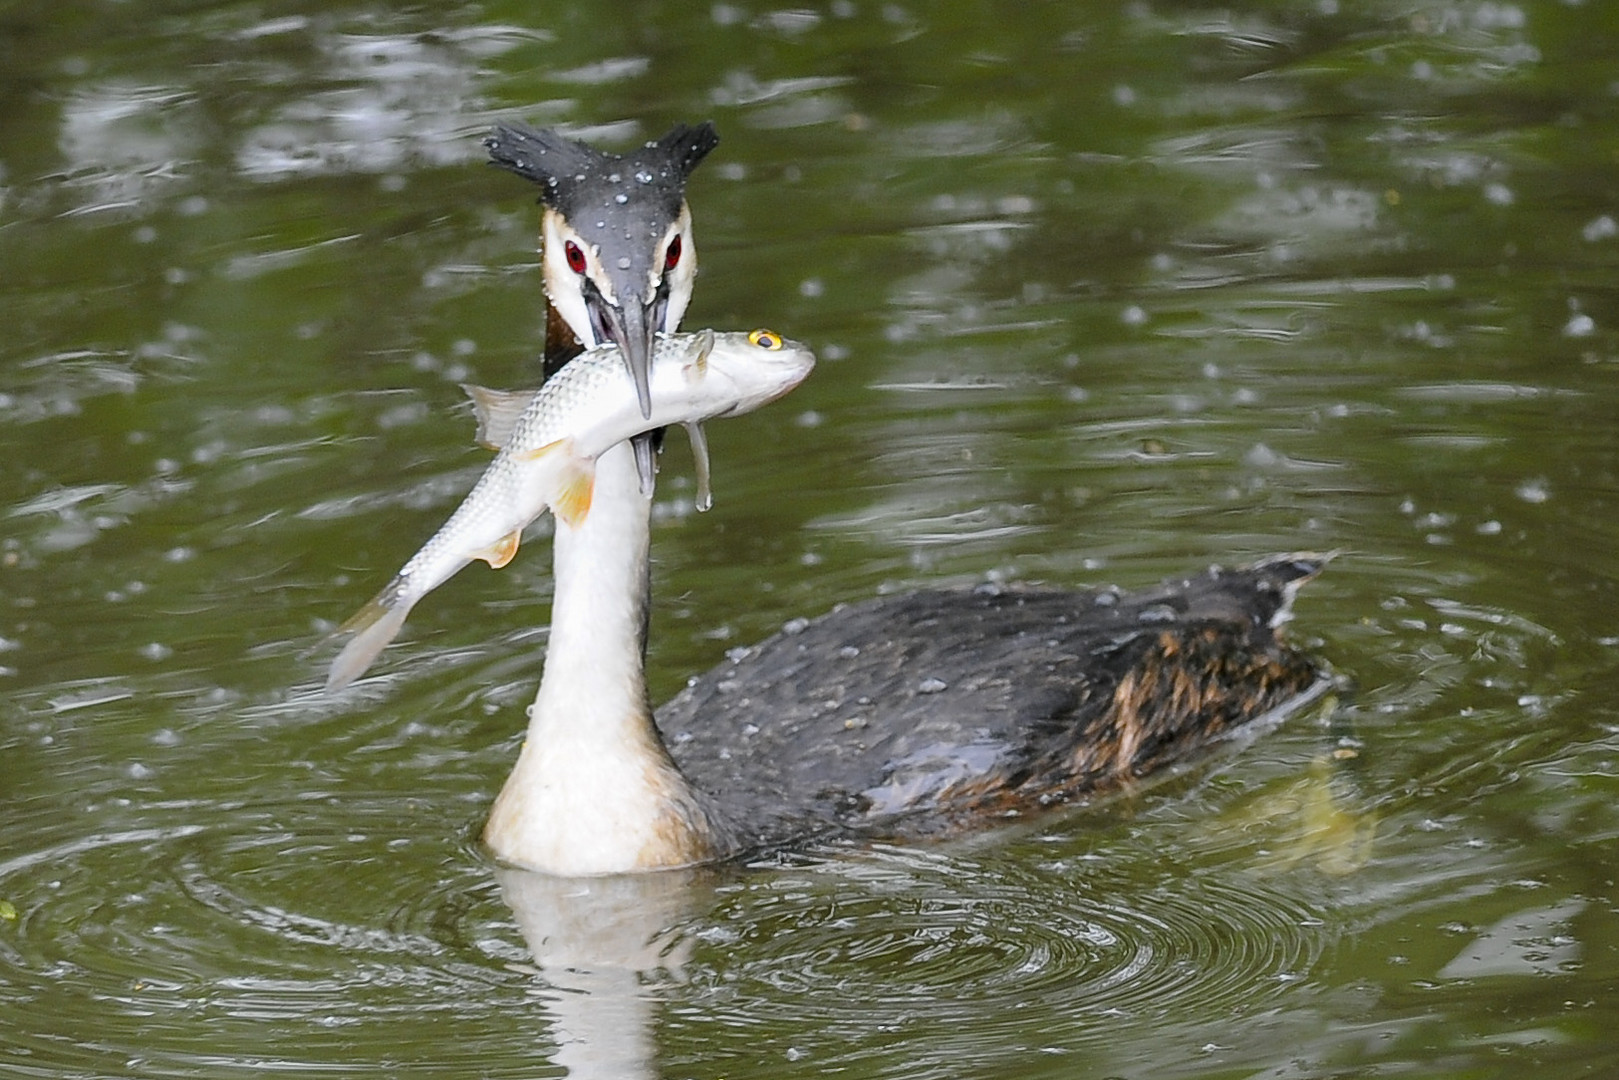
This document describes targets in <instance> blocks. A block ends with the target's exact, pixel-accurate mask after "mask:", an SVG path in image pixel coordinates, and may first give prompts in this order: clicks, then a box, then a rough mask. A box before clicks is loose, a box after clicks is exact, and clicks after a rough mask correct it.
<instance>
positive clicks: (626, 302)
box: [484, 122, 719, 417]
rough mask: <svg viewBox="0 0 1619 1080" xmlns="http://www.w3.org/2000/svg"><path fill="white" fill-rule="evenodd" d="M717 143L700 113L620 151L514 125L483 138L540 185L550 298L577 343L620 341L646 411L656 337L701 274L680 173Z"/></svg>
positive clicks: (674, 320)
mask: <svg viewBox="0 0 1619 1080" xmlns="http://www.w3.org/2000/svg"><path fill="white" fill-rule="evenodd" d="M718 143H719V136H718V135H717V134H715V132H714V125H713V124H712V123H706V122H705V123H703V124H699V125H698V126H696V127H688V126H687V125H685V124H677V125H676V126H675V127H673V128H672V129H670V131H669V133H668V134H667V135H665V136H664V137H663V138H661V139H659V140H658V141H656V142H651V143H647V144H646V145H645V146H643V147H641V148H640V149H638V150H635V151H633V152H631V153H628V154H624V155H619V154H609V153H605V152H603V151H601V150H597V149H596V148H595V147H592V146H587V145H585V144H584V143H581V142H577V141H575V140H573V139H567V138H564V137H563V136H561V135H559V134H557V133H556V132H554V131H537V130H535V129H533V128H529V127H525V126H523V125H520V124H499V125H496V127H495V129H494V131H493V132H492V133H491V134H490V135H489V137H488V138H487V139H485V140H484V146H485V147H487V148H488V150H489V156H490V158H491V160H492V161H493V162H494V164H496V165H499V166H501V167H502V168H506V169H510V170H511V171H512V172H515V173H517V174H518V175H519V176H522V177H525V178H527V179H529V180H532V181H534V182H535V183H536V184H539V185H540V202H541V203H542V204H543V205H544V207H545V211H544V215H543V219H542V222H541V237H542V260H543V267H544V270H543V272H544V277H545V288H546V293H547V295H548V296H549V297H550V300H551V306H552V307H553V308H554V309H555V310H556V311H557V313H558V314H559V315H561V317H562V318H563V320H564V321H565V322H566V323H567V324H568V326H569V328H571V329H572V330H573V332H574V334H575V336H577V337H578V338H579V340H580V342H581V343H582V344H583V345H585V346H587V347H588V346H594V345H601V344H605V343H607V342H609V341H611V342H614V343H616V344H617V345H618V347H619V348H620V349H621V350H622V351H623V353H624V358H625V361H626V362H627V363H628V364H629V368H630V374H631V376H633V377H634V379H635V389H636V393H637V395H638V396H639V398H640V403H641V415H642V416H644V417H650V416H651V415H652V397H651V393H650V390H649V389H648V383H647V365H648V358H649V357H650V355H651V352H652V337H653V335H654V334H656V333H658V332H659V331H671V330H673V329H674V328H675V327H677V326H679V325H680V318H681V316H682V315H684V314H685V311H686V305H687V304H688V303H689V302H690V301H691V290H692V281H693V278H694V277H695V276H696V273H697V247H696V245H695V244H694V243H693V242H692V230H691V209H690V208H689V207H688V206H687V205H686V178H687V177H688V176H690V175H691V171H692V169H694V168H696V167H697V164H698V163H699V162H701V161H702V160H703V158H704V157H705V156H706V155H707V154H708V152H709V151H710V150H712V149H714V147H715V146H716V145H717V144H718Z"/></svg>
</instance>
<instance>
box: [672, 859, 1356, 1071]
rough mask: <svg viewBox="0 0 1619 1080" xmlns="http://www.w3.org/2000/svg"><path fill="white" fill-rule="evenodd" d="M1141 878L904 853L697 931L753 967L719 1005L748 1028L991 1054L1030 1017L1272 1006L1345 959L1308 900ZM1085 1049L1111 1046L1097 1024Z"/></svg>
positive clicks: (782, 886)
mask: <svg viewBox="0 0 1619 1080" xmlns="http://www.w3.org/2000/svg"><path fill="white" fill-rule="evenodd" d="M1139 869H1140V867H1139V864H1137V865H1136V866H1135V870H1136V871H1137V873H1136V874H1135V876H1134V877H1133V878H1127V877H1125V876H1123V875H1124V873H1125V872H1126V871H1124V870H1120V871H1118V872H1113V871H1110V869H1109V867H1108V866H1107V865H1106V863H1105V862H1103V863H1099V864H1093V863H1092V862H1091V861H1090V860H1062V861H1057V862H1050V863H1047V864H1045V865H1043V866H1032V865H1028V864H1027V862H1024V863H1022V864H1018V863H1012V862H1007V863H1004V864H998V865H996V866H994V867H988V866H982V865H977V864H974V863H972V862H970V861H968V860H963V859H961V858H959V857H950V856H946V855H942V854H934V853H918V852H915V851H904V850H891V849H890V850H879V851H874V852H870V853H866V854H862V855H859V856H856V857H852V858H843V859H838V860H836V861H832V862H827V863H824V864H816V865H812V866H808V867H804V868H799V869H795V870H792V871H789V872H786V873H783V874H779V875H772V876H770V877H761V878H756V879H752V880H750V881H748V882H747V883H746V885H745V886H744V887H743V888H742V889H741V890H740V891H739V892H737V893H735V894H733V895H732V896H731V897H730V898H728V899H727V900H726V901H723V902H722V904H721V906H720V908H719V909H718V911H716V913H715V916H714V917H715V918H716V919H717V922H716V924H715V925H714V926H712V927H709V928H707V929H705V930H699V931H698V933H699V934H700V935H701V936H707V937H711V938H717V939H718V940H720V941H724V942H726V943H727V945H728V947H729V945H730V944H731V943H732V942H733V941H734V942H735V943H736V944H739V945H740V946H741V947H739V948H736V949H735V950H734V952H735V954H736V955H738V956H742V957H745V960H744V961H743V964H742V967H741V968H740V969H735V970H727V971H725V972H723V974H722V975H720V976H718V977H716V979H715V980H714V982H713V984H712V985H710V986H708V987H707V988H706V990H707V992H708V993H710V994H712V995H714V996H715V997H717V998H720V999H722V1000H721V1002H720V1003H719V1011H720V1013H721V1015H722V1016H723V1017H725V1018H726V1019H728V1020H729V1022H731V1023H735V1024H738V1025H752V1024H758V1023H760V1022H762V1021H763V1020H765V1019H767V1018H766V1017H762V1016H761V1015H760V1013H761V1009H765V1010H767V1011H768V1010H780V1013H781V1016H780V1019H783V1020H786V1019H789V1018H797V1021H798V1025H799V1026H800V1027H802V1028H804V1029H817V1028H824V1029H825V1030H827V1031H844V1032H853V1031H857V1030H870V1028H871V1026H872V1025H874V1024H875V1025H878V1026H881V1025H883V1024H911V1023H915V1022H919V1021H920V1022H925V1023H927V1024H929V1025H930V1026H937V1027H939V1028H940V1029H941V1030H944V1031H959V1032H973V1033H976V1037H977V1038H978V1039H980V1040H984V1039H992V1038H993V1037H992V1036H991V1035H990V1033H991V1032H992V1031H996V1030H998V1029H1004V1030H1003V1031H1000V1034H1002V1035H1012V1034H1015V1033H1016V1032H1017V1031H1019V1030H1021V1029H1024V1028H1026V1016H1025V1014H1024V1012H1023V1010H1025V1009H1031V1008H1032V1009H1037V1010H1038V1011H1039V1012H1041V1013H1042V1014H1043V1015H1065V1016H1069V1017H1073V1018H1075V1019H1076V1021H1080V1022H1084V1019H1085V1018H1087V1017H1088V1018H1090V1019H1091V1020H1092V1021H1094V1019H1095V1018H1099V1017H1101V1018H1119V1017H1134V1016H1158V1015H1164V1014H1167V1013H1171V1012H1180V1013H1182V1014H1184V1013H1186V1012H1188V1011H1189V1012H1192V1013H1202V1012H1207V1011H1209V1010H1218V1009H1220V1008H1221V1007H1222V1005H1221V1003H1222V1002H1230V1001H1234V1000H1241V1001H1243V1002H1245V1003H1247V1005H1249V1006H1255V1005H1257V1004H1258V1003H1262V1002H1263V1001H1265V1000H1267V999H1269V998H1271V997H1272V996H1274V995H1276V994H1278V993H1281V992H1282V991H1283V990H1284V988H1286V987H1288V986H1290V985H1292V984H1295V983H1298V982H1300V981H1303V980H1306V979H1308V978H1309V976H1310V973H1311V971H1312V970H1313V969H1314V967H1315V966H1316V964H1317V962H1318V961H1319V960H1320V958H1321V956H1322V954H1323V951H1324V950H1325V948H1326V947H1327V945H1328V944H1329V938H1330V933H1329V932H1328V931H1326V930H1325V929H1324V928H1323V923H1322V922H1321V920H1320V919H1319V918H1317V916H1316V914H1315V913H1314V912H1312V911H1311V910H1309V908H1308V906H1307V905H1306V904H1305V902H1304V901H1303V900H1301V899H1299V898H1297V897H1294V896H1289V895H1287V894H1285V893H1282V892H1278V891H1276V890H1274V889H1273V888H1271V887H1268V886H1267V885H1266V884H1264V883H1263V882H1255V881H1244V880H1242V879H1241V878H1240V877H1234V876H1232V875H1206V876H1199V875H1196V874H1190V875H1189V874H1187V873H1186V871H1185V868H1184V867H1182V868H1170V869H1166V870H1165V871H1164V872H1163V874H1162V875H1160V876H1159V877H1158V879H1157V880H1156V881H1155V882H1154V881H1145V882H1144V881H1143V880H1142V879H1141V877H1140V875H1139ZM1053 896H1061V897H1064V900H1063V901H1062V902H1061V903H1059V904H1055V905H1054V904H1052V903H1051V898H1052V897H1053ZM708 1004H710V1005H713V1004H715V1003H713V1002H710V1003H708ZM1078 1037H1080V1038H1082V1039H1086V1040H1091V1039H1097V1038H1103V1037H1105V1036H1104V1035H1103V1034H1101V1033H1100V1032H1099V1031H1098V1030H1097V1028H1096V1026H1095V1025H1094V1023H1091V1024H1089V1025H1088V1026H1087V1027H1086V1028H1084V1029H1081V1031H1080V1033H1079V1034H1078ZM980 1044H981V1045H982V1043H980Z"/></svg>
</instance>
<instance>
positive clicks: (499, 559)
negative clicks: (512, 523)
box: [472, 529, 523, 570]
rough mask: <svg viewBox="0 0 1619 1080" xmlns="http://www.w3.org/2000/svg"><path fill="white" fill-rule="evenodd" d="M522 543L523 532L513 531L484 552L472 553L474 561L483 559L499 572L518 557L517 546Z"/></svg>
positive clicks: (520, 530) (519, 530)
mask: <svg viewBox="0 0 1619 1080" xmlns="http://www.w3.org/2000/svg"><path fill="white" fill-rule="evenodd" d="M522 541H523V530H522V529H513V530H512V531H511V532H509V533H507V534H506V535H505V536H502V537H501V538H500V539H499V540H496V541H495V542H494V543H493V544H490V545H489V546H488V547H486V548H484V549H483V550H482V551H474V552H473V553H472V557H473V558H474V559H482V560H483V561H484V562H486V563H488V564H489V565H490V566H491V567H493V568H494V569H496V570H499V569H500V568H501V567H502V566H505V565H506V564H507V563H509V562H511V561H512V559H513V558H514V557H515V556H516V555H517V545H518V544H520V543H522Z"/></svg>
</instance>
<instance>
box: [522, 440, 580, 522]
mask: <svg viewBox="0 0 1619 1080" xmlns="http://www.w3.org/2000/svg"><path fill="white" fill-rule="evenodd" d="M518 459H519V460H521V461H540V460H542V459H544V460H546V461H554V462H555V464H556V470H557V471H556V480H555V482H554V483H553V484H552V485H551V487H550V490H549V491H548V492H547V493H546V501H547V502H548V503H550V504H551V512H552V513H554V514H555V515H556V516H557V520H558V521H560V522H562V523H563V524H565V525H567V526H568V527H569V528H576V527H577V526H578V525H579V523H580V522H582V521H584V520H585V515H586V514H588V513H590V500H591V497H592V496H593V495H594V494H595V492H596V461H595V459H594V458H581V457H579V456H577V455H576V454H575V453H574V452H573V438H572V436H569V437H566V438H562V439H558V440H557V441H556V442H550V443H546V444H545V445H544V446H542V447H540V448H539V449H538V450H529V451H526V452H525V453H522V454H519V455H518Z"/></svg>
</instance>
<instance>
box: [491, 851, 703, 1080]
mask: <svg viewBox="0 0 1619 1080" xmlns="http://www.w3.org/2000/svg"><path fill="white" fill-rule="evenodd" d="M495 876H496V879H497V880H498V881H499V882H500V894H501V898H502V899H503V900H505V901H506V903H507V905H508V906H510V907H511V909H512V914H513V916H514V917H515V918H516V920H517V926H518V929H519V930H521V932H522V935H523V940H524V941H525V942H526V943H527V945H528V949H529V952H530V953H531V954H532V955H533V957H534V962H535V964H536V965H538V968H539V977H540V978H541V979H543V981H544V984H545V985H546V986H547V987H548V988H549V992H547V993H546V994H545V995H544V1000H545V1001H546V1003H547V1005H548V1012H549V1013H550V1016H551V1020H552V1023H553V1025H554V1034H553V1038H554V1040H555V1042H556V1046H557V1049H556V1055H555V1060H556V1063H557V1064H559V1065H562V1066H563V1067H564V1068H566V1069H567V1071H568V1075H569V1076H573V1077H580V1078H593V1077H602V1078H615V1077H622V1078H624V1080H634V1078H637V1077H653V1076H658V1075H661V1073H660V1071H659V1069H658V1057H659V1055H658V1048H657V1043H656V1039H655V1030H656V1023H657V1011H658V1010H657V1002H656V999H655V998H654V997H653V996H652V995H651V994H650V993H649V991H648V989H647V987H646V985H645V982H644V976H646V975H647V974H649V973H652V972H655V971H661V970H665V969H671V968H672V969H679V967H680V966H681V964H682V963H683V962H684V961H685V959H686V957H687V956H688V955H689V954H690V952H691V945H692V941H691V939H689V938H684V937H682V936H681V935H680V934H679V933H678V932H677V928H678V927H679V926H681V925H682V924H684V923H686V922H688V921H689V920H690V919H691V918H692V917H693V916H694V915H695V914H696V913H697V912H698V911H699V909H700V908H701V907H703V906H704V905H705V903H711V902H712V897H711V895H709V894H708V888H709V884H710V879H711V877H712V874H711V872H708V871H697V872H691V871H680V870H675V871H669V872H666V873H658V874H641V875H632V876H626V875H620V876H617V877H605V878H584V879H567V878H556V877H551V876H549V875H546V874H537V873H533V872H531V871H526V870H514V869H510V868H504V867H503V868H500V869H498V870H496V871H495Z"/></svg>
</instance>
